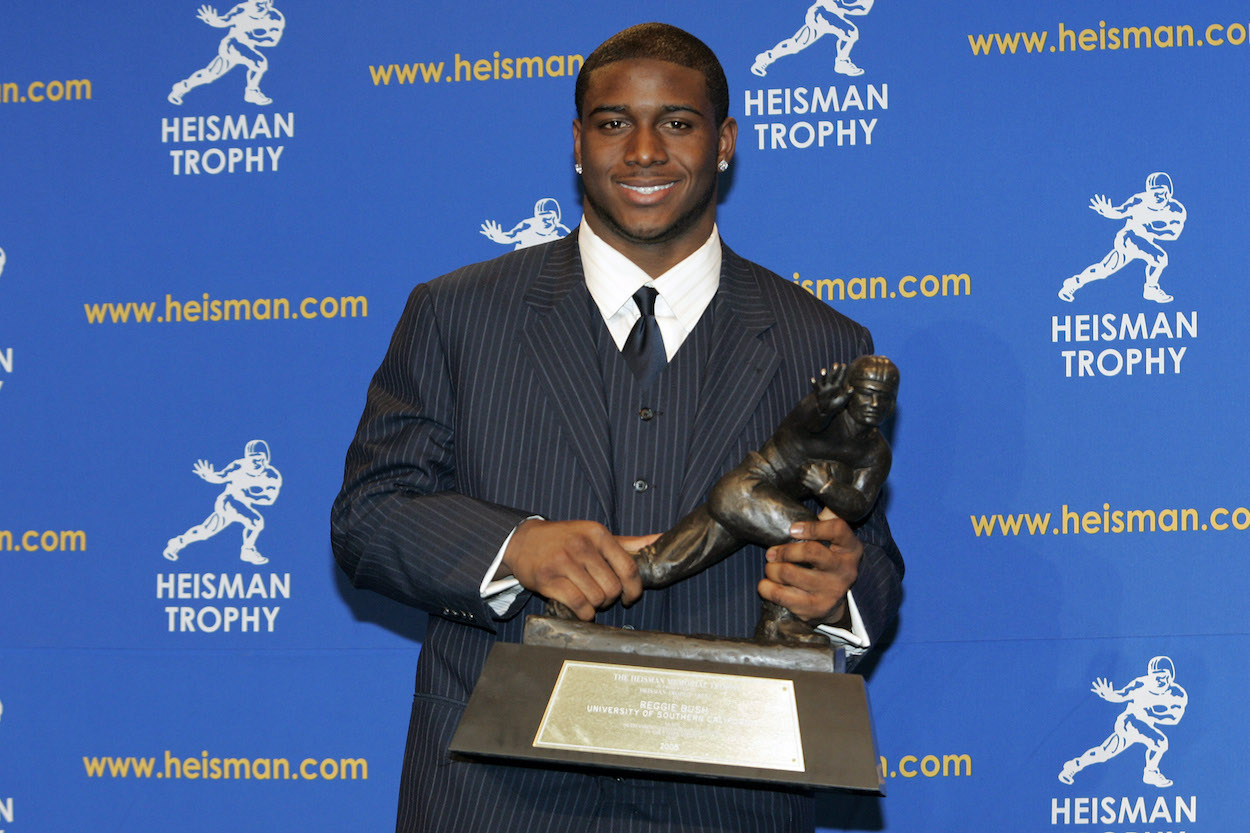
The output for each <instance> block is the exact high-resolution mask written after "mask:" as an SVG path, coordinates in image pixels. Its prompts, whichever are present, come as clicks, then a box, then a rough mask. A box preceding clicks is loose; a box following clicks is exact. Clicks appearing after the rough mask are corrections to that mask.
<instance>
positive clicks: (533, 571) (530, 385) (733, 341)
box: [331, 24, 903, 833]
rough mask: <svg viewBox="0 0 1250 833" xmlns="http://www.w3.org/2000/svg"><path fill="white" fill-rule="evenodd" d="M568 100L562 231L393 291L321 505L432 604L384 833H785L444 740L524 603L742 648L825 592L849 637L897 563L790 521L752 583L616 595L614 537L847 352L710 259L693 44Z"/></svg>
mask: <svg viewBox="0 0 1250 833" xmlns="http://www.w3.org/2000/svg"><path fill="white" fill-rule="evenodd" d="M575 104H576V110H577V118H576V119H575V120H574V122H573V154H574V157H575V160H576V163H577V164H576V166H575V167H576V168H577V170H578V171H579V172H580V173H581V175H582V183H583V187H584V190H585V210H584V216H583V219H582V223H581V225H580V226H579V228H578V230H577V232H575V233H574V234H572V235H570V236H569V237H567V238H565V239H563V240H559V241H556V242H553V243H548V244H545V245H541V246H534V247H530V248H526V249H522V250H519V251H516V252H513V253H510V254H507V255H504V256H503V257H501V258H498V259H496V260H494V261H490V262H488V263H485V264H478V265H475V266H470V267H465V268H464V269H461V270H458V271H456V272H454V273H452V274H450V275H447V276H444V277H442V278H439V279H437V280H434V281H431V282H428V283H424V284H420V285H418V286H417V287H416V288H415V289H414V290H413V292H412V294H411V296H410V298H409V302H408V305H407V307H406V309H405V311H404V313H403V316H402V317H401V320H400V323H399V325H398V327H397V328H396V331H395V335H394V337H393V339H392V341H391V345H390V348H389V349H388V350H387V354H386V357H385V358H384V359H383V361H382V365H381V367H380V368H379V369H378V372H377V373H376V374H375V376H374V378H373V381H372V383H371V385H370V389H369V397H368V401H367V403H366V407H365V413H364V415H363V416H362V417H361V422H360V426H359V428H358V430H357V433H356V438H355V440H354V441H353V443H352V446H351V448H350V449H349V451H348V455H347V464H346V471H345V476H344V484H343V490H342V492H341V493H340V495H339V497H338V499H337V500H336V502H335V506H334V509H333V514H332V521H331V535H332V541H333V544H334V551H335V555H336V558H337V559H338V562H339V564H340V566H341V567H342V568H343V569H344V571H346V572H347V574H348V575H349V576H351V578H352V581H353V583H354V584H355V585H356V586H358V587H364V588H370V589H374V590H377V591H379V592H382V593H385V594H387V595H388V596H391V597H392V598H395V599H398V600H400V601H402V602H405V603H407V604H411V605H414V606H416V607H418V608H420V609H422V610H425V611H427V612H429V613H430V614H431V615H430V620H429V627H428V631H427V637H426V641H425V643H424V645H423V647H422V651H421V658H420V661H419V662H418V665H417V681H416V687H417V694H416V697H415V699H414V704H413V711H412V719H411V723H410V726H409V735H408V744H407V749H406V751H405V765H404V773H403V776H402V784H401V789H400V807H399V820H398V829H399V830H402V831H417V830H420V831H443V830H455V831H483V833H486V832H487V831H489V833H498V831H512V830H516V831H533V830H542V831H548V832H549V833H558V832H559V831H570V833H571V831H588V830H594V831H614V830H670V829H675V830H718V831H726V830H741V831H752V833H768V832H769V831H796V830H803V829H810V828H811V827H812V805H811V801H810V798H809V797H808V796H805V795H803V794H800V793H797V792H788V791H773V790H757V789H744V788H739V787H735V786H723V785H715V784H692V783H687V782H684V781H680V780H663V781H661V780H650V779H643V778H637V779H635V778H613V777H608V776H605V775H595V774H586V773H583V772H575V771H568V770H563V769H554V768H552V769H547V768H535V767H523V766H511V765H492V764H485V763H477V762H465V761H460V760H452V759H451V758H450V756H449V754H448V752H447V745H448V742H449V741H450V738H451V735H452V732H453V731H454V729H455V727H456V724H457V721H458V720H459V718H460V714H461V712H462V710H463V707H464V704H465V702H467V700H468V697H469V694H470V692H471V691H472V689H473V686H474V684H475V682H476V681H477V677H478V674H479V673H480V670H481V667H482V664H483V662H484V661H485V658H486V653H487V651H488V650H489V649H490V647H491V645H492V643H493V642H494V641H495V640H497V639H502V640H507V641H519V640H520V638H521V631H522V627H523V620H524V614H526V613H538V612H541V611H542V610H543V605H544V602H543V599H544V598H547V599H552V600H555V601H558V602H560V603H562V604H564V605H565V606H567V607H568V608H570V609H572V610H573V611H574V612H575V613H576V614H577V615H578V616H579V617H580V618H582V619H586V620H589V619H591V618H596V614H597V621H599V622H601V623H603V624H607V625H614V626H618V627H626V626H628V627H633V628H639V629H651V630H664V631H669V632H675V633H710V634H720V635H724V636H733V637H744V636H748V635H750V633H751V630H752V628H753V626H754V623H755V619H756V614H757V612H758V608H759V600H760V597H761V596H763V597H764V598H766V599H770V600H772V601H775V602H777V603H779V604H782V605H784V606H786V607H787V608H789V609H790V610H791V611H792V612H793V613H795V614H796V615H798V616H800V617H802V618H803V619H804V621H807V622H809V623H811V624H814V625H819V624H823V623H826V622H832V621H835V618H836V617H837V615H838V613H839V612H840V611H841V609H842V607H843V606H844V605H846V606H850V607H854V608H855V609H856V610H857V611H858V612H857V613H856V614H855V615H854V617H853V618H856V619H858V620H859V621H860V624H861V625H862V627H860V628H858V629H857V631H856V632H854V633H852V632H846V633H845V639H846V640H847V641H848V642H853V643H855V644H856V645H857V646H859V647H860V648H863V647H868V646H870V645H873V644H875V640H877V639H878V638H879V637H880V635H881V634H882V632H883V631H884V630H885V628H886V627H887V625H888V623H889V622H890V620H891V619H892V618H893V616H894V614H895V611H896V610H897V607H898V602H899V597H900V581H901V577H902V572H903V564H902V558H901V556H900V555H899V553H898V550H897V548H896V547H895V546H894V543H893V541H892V540H891V538H890V533H889V527H888V525H887V524H886V521H885V517H884V515H883V514H882V513H881V511H880V509H879V508H877V509H875V510H874V511H873V512H872V513H871V514H870V515H869V517H868V518H867V519H866V520H865V521H864V522H863V523H862V524H859V525H858V526H857V528H856V529H855V530H852V529H851V527H849V526H848V525H847V524H846V523H845V522H843V521H841V520H839V519H836V518H833V519H828V520H824V521H819V522H810V523H807V524H801V525H799V526H798V527H797V528H795V529H794V530H792V532H791V535H792V537H793V538H794V539H796V540H795V541H793V542H792V543H790V544H788V545H786V546H783V547H778V548H776V554H775V560H774V561H772V562H771V563H769V565H768V566H769V571H768V572H767V574H765V568H764V563H765V559H764V555H763V552H762V551H761V550H760V549H759V548H754V547H752V548H748V549H746V550H744V551H743V552H742V553H740V554H738V555H735V556H734V557H732V558H727V559H725V560H724V561H722V562H720V563H719V564H716V565H713V566H711V567H709V568H708V569H707V570H705V571H703V572H701V573H699V574H697V575H695V576H693V577H691V578H689V579H688V580H686V581H683V582H679V583H677V584H675V585H673V586H672V587H669V588H666V589H662V590H649V591H647V592H646V593H645V594H644V593H643V592H642V586H641V582H640V579H639V575H638V570H637V566H636V564H635V562H634V559H633V557H632V556H631V555H630V552H629V550H632V549H636V548H638V547H639V546H641V545H642V544H645V543H647V542H648V541H650V540H651V538H650V537H642V538H628V537H617V536H647V535H648V534H649V533H655V532H658V531H660V530H663V529H667V528H668V527H670V526H671V525H672V524H673V523H674V522H675V521H676V520H677V519H678V518H680V517H682V516H683V515H684V514H686V513H688V512H689V511H690V510H691V509H693V508H694V507H695V506H697V505H698V504H699V503H700V502H702V501H703V500H705V498H706V496H707V491H708V489H710V488H711V486H712V484H713V483H715V482H716V480H717V479H718V478H719V477H720V476H721V475H722V474H724V473H725V472H726V471H729V470H730V469H731V468H732V467H733V466H734V465H735V464H736V463H737V462H738V460H740V459H741V457H742V455H743V454H744V453H745V451H746V450H748V449H750V448H757V447H759V445H760V444H761V443H762V442H763V441H764V440H766V439H767V438H768V436H769V435H770V433H771V432H772V430H773V429H774V427H775V426H776V424H777V423H778V422H779V421H780V420H781V418H782V417H784V416H785V414H786V413H787V411H788V410H789V409H790V408H791V406H792V405H793V404H794V402H796V401H797V400H798V399H799V398H800V397H801V396H802V395H803V394H804V393H806V392H807V390H808V388H809V384H810V383H809V378H810V376H811V374H812V373H813V372H814V371H815V370H816V369H817V368H819V367H824V366H828V365H829V364H830V363H832V362H845V361H849V360H851V359H852V358H854V357H855V356H857V355H861V354H866V353H871V352H872V342H871V338H870V337H869V335H868V333H867V331H866V330H864V329H863V328H862V327H860V326H859V325H857V324H855V323H853V322H851V321H850V320H849V319H847V318H845V317H843V316H841V315H839V314H838V313H836V312H834V311H833V310H831V309H830V308H829V307H827V306H826V305H824V304H822V303H820V302H818V301H816V300H815V299H814V298H812V296H811V295H809V294H808V293H806V292H804V291H802V290H801V289H799V288H798V287H795V286H794V285H793V284H791V283H790V282H788V281H785V280H783V279H781V278H779V277H778V276H776V275H774V274H772V273H770V272H767V271H766V270H764V269H762V268H760V267H758V266H756V265H754V264H752V263H749V262H747V261H745V260H743V259H742V258H740V257H738V256H737V255H735V254H734V253H733V252H732V251H730V250H729V249H728V248H725V247H723V246H722V244H721V242H720V238H719V235H718V234H717V232H716V224H715V217H716V196H717V178H718V171H723V170H725V169H727V168H728V165H729V162H730V161H731V160H732V158H733V152H734V144H735V140H736V137H737V124H736V122H734V120H733V119H731V118H729V117H728V107H729V94H728V86H727V84H726V82H725V76H724V72H723V70H722V69H721V67H720V64H719V62H718V61H717V60H716V57H715V55H713V54H712V52H711V51H710V50H709V49H708V48H707V47H706V46H705V45H704V44H703V43H702V42H701V41H699V40H698V39H696V38H694V37H692V36H691V35H689V34H687V33H685V32H683V31H681V30H679V29H675V28H673V27H671V26H666V25H663V24H645V25H643V26H638V27H633V28H631V29H627V30H625V31H624V32H621V33H619V34H618V35H616V36H614V37H613V38H611V39H610V40H608V41H607V42H606V43H604V44H603V45H601V46H600V47H599V48H598V49H596V50H595V51H594V52H593V53H592V54H591V55H590V56H589V58H587V60H586V62H585V64H584V65H583V66H582V68H581V72H580V74H579V75H578V80H577V85H576V90H575ZM648 286H650V287H652V291H650V292H648V291H645V288H646V287H648ZM657 293H658V294H657ZM634 297H637V298H638V299H640V301H635V300H632V298H634ZM648 299H653V300H654V309H651V306H650V303H649V302H648ZM639 302H641V303H643V305H644V307H646V309H647V312H649V313H653V314H648V315H645V316H644V315H643V312H642V311H640V308H639V306H638V305H637V304H638V303H639ZM636 325H637V328H638V331H639V332H643V333H647V332H651V331H652V328H656V329H658V332H659V334H660V335H662V343H660V342H659V341H658V340H655V339H652V340H651V341H650V345H651V348H652V350H653V352H652V353H651V357H652V358H653V359H654V358H658V359H659V361H660V362H661V363H663V366H662V367H660V368H659V369H658V372H655V373H654V374H652V373H650V372H647V373H640V372H638V371H637V370H636V367H637V366H636V365H635V364H634V361H635V360H636V359H637V358H639V356H637V355H635V354H634V353H633V349H634V347H636V346H637V344H636V340H635V339H634V338H633V336H634V334H635V326H636ZM623 346H624V347H626V348H628V356H627V355H624V354H622V347H623ZM656 347H658V348H659V350H658V353H659V354H660V355H659V356H656V355H655V352H657V351H654V348H656ZM665 361H666V363H665ZM627 548H628V549H627ZM774 568H776V569H774ZM757 584H758V586H759V589H758V593H757ZM852 586H853V587H854V592H853V594H852V598H851V600H850V602H847V601H846V600H847V595H848V594H847V591H848V589H849V588H851V587H852Z"/></svg>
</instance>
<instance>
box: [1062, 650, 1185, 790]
mask: <svg viewBox="0 0 1250 833" xmlns="http://www.w3.org/2000/svg"><path fill="white" fill-rule="evenodd" d="M1175 676H1176V668H1175V666H1173V665H1172V660H1171V659H1169V658H1168V657H1155V658H1154V659H1152V660H1151V661H1150V666H1149V668H1148V669H1147V673H1146V674H1145V676H1142V677H1138V678H1137V679H1135V680H1133V681H1132V682H1131V683H1129V684H1128V685H1126V686H1124V688H1121V689H1115V688H1113V687H1112V685H1111V683H1110V682H1109V681H1107V680H1106V679H1103V678H1102V677H1099V678H1098V679H1097V680H1094V685H1093V687H1092V688H1091V689H1090V690H1091V691H1093V692H1094V693H1095V694H1097V695H1098V696H1099V697H1101V698H1102V699H1104V700H1106V701H1107V702H1109V703H1127V704H1128V705H1127V706H1125V708H1124V711H1123V712H1121V713H1120V716H1119V717H1117V718H1116V719H1115V731H1113V732H1112V733H1111V735H1110V736H1109V737H1108V738H1107V739H1106V740H1104V741H1103V742H1102V743H1101V744H1099V745H1098V746H1095V747H1092V748H1091V749H1087V750H1086V751H1085V752H1084V753H1083V754H1081V755H1080V756H1078V757H1076V758H1073V759H1072V760H1070V761H1068V762H1067V763H1065V764H1064V765H1063V769H1062V770H1061V771H1060V773H1059V780H1060V781H1062V782H1063V783H1065V784H1071V783H1072V777H1073V776H1074V775H1076V774H1077V773H1078V772H1080V771H1081V770H1083V769H1085V767H1087V766H1089V765H1090V764H1101V763H1103V762H1105V761H1109V760H1111V759H1112V758H1114V757H1115V756H1116V755H1119V754H1120V753H1121V752H1123V751H1125V750H1126V749H1128V748H1129V747H1130V746H1132V745H1133V744H1135V743H1140V744H1141V745H1142V746H1144V747H1146V767H1145V769H1144V770H1143V771H1142V778H1141V779H1142V781H1144V782H1145V783H1147V784H1150V785H1152V786H1155V787H1170V786H1172V782H1171V780H1169V779H1168V778H1167V777H1165V776H1164V775H1163V773H1161V772H1160V771H1159V759H1160V758H1162V757H1163V753H1165V752H1167V751H1168V739H1167V735H1165V734H1163V732H1162V731H1160V729H1159V727H1160V726H1175V725H1176V724H1177V723H1179V722H1180V719H1181V718H1182V717H1183V716H1184V714H1185V707H1186V706H1187V705H1188V704H1189V695H1188V694H1187V693H1186V692H1185V689H1183V688H1181V687H1180V686H1178V685H1176V683H1174V682H1173V681H1172V680H1173V678H1174V677H1175Z"/></svg>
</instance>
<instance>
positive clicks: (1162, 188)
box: [1150, 185, 1172, 205]
mask: <svg viewBox="0 0 1250 833" xmlns="http://www.w3.org/2000/svg"><path fill="white" fill-rule="evenodd" d="M1150 196H1151V198H1152V199H1154V201H1155V205H1167V201H1168V200H1170V199H1171V198H1172V192H1171V190H1170V189H1169V188H1168V187H1167V186H1166V185H1156V186H1155V187H1153V188H1151V189H1150Z"/></svg>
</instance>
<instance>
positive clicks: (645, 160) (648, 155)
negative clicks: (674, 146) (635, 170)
mask: <svg viewBox="0 0 1250 833" xmlns="http://www.w3.org/2000/svg"><path fill="white" fill-rule="evenodd" d="M625 161H626V162H627V163H628V164H631V165H638V166H639V167H643V168H647V167H650V166H651V165H662V164H664V163H665V162H667V161H668V153H667V152H666V151H665V149H664V140H663V139H662V138H661V136H660V133H659V131H657V130H656V129H655V128H654V127H650V126H646V125H643V126H640V127H638V129H636V130H635V131H633V133H632V134H630V137H629V146H628V147H627V148H626V156H625Z"/></svg>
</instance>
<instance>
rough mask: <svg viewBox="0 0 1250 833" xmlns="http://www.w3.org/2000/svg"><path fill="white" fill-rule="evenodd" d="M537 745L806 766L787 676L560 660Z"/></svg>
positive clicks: (733, 763) (746, 764)
mask: <svg viewBox="0 0 1250 833" xmlns="http://www.w3.org/2000/svg"><path fill="white" fill-rule="evenodd" d="M534 746H538V747H545V748H549V749H571V750H579V751H582V752H603V753H608V754H614V755H631V756H638V757H647V758H657V759H663V760H671V761H689V762H694V761H698V762H702V763H710V764H723V765H726V766H744V767H761V768H764V769H779V770H788V771H792V772H803V771H804V766H803V744H802V740H801V737H800V733H799V715H798V706H797V704H796V703H795V699H794V684H793V683H792V682H791V681H790V680H783V679H773V678H769V677H748V676H743V675H738V674H712V673H707V672H702V671H680V670H670V669H663V668H640V667H638V666H627V665H611V664H606V663H598V662H582V661H577V660H566V661H565V662H564V665H563V667H562V668H561V669H560V676H559V677H558V678H557V679H556V684H555V688H554V689H553V691H552V693H551V699H550V700H549V701H548V703H547V709H546V711H545V712H544V714H543V719H542V722H541V723H540V724H539V727H538V732H537V735H536V736H535V738H534Z"/></svg>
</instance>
